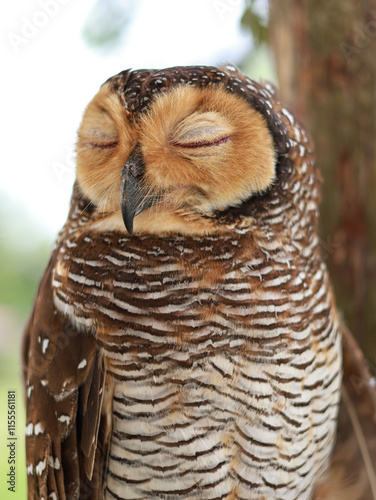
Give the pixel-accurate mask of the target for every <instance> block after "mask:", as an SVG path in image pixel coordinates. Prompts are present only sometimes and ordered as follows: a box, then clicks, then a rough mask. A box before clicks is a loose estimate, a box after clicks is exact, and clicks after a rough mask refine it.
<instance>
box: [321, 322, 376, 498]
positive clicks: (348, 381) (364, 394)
mask: <svg viewBox="0 0 376 500" xmlns="http://www.w3.org/2000/svg"><path fill="white" fill-rule="evenodd" d="M341 330H342V341H343V384H342V403H341V406H340V410H339V420H338V432H337V443H336V446H335V449H334V454H333V459H332V465H331V469H330V472H329V477H328V478H327V480H326V481H325V482H324V483H323V485H322V486H320V488H319V489H318V491H317V492H316V495H315V499H316V500H318V499H331V500H332V499H337V498H338V499H340V500H376V384H375V382H376V380H375V378H374V377H372V374H371V372H370V370H369V368H368V366H367V363H366V361H365V359H364V356H363V354H362V352H361V351H360V349H359V347H358V345H357V343H356V342H355V340H354V339H353V337H352V335H351V333H350V332H349V331H348V330H347V328H346V327H345V326H344V325H342V328H341Z"/></svg>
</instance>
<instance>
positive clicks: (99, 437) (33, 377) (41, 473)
mask: <svg viewBox="0 0 376 500" xmlns="http://www.w3.org/2000/svg"><path fill="white" fill-rule="evenodd" d="M54 260H55V258H54V257H52V259H51V261H50V264H49V266H48V268H47V270H46V272H45V274H44V277H43V279H42V281H41V284H40V287H39V291H38V295H37V298H36V302H35V306H34V311H33V314H32V316H31V318H30V321H29V323H28V326H27V328H26V332H25V337H24V343H23V361H24V367H23V368H24V378H25V388H26V395H25V396H26V413H27V422H26V461H27V473H28V498H29V500H37V499H38V500H39V499H41V498H44V499H45V500H47V499H55V500H68V499H69V500H76V499H79V498H87V499H88V498H90V499H93V500H94V499H97V498H100V491H101V489H102V488H103V485H104V471H105V468H106V461H107V453H108V442H109V439H108V435H109V432H110V430H109V428H108V418H107V416H106V415H104V414H103V411H102V410H103V408H102V407H103V399H104V393H105V364H104V359H103V355H102V354H101V352H100V350H99V349H98V347H97V342H96V338H95V332H92V331H85V330H82V329H78V328H77V327H76V326H75V325H73V324H72V323H71V322H70V321H69V318H68V317H67V316H65V315H63V314H62V313H61V312H60V311H59V310H58V309H57V308H56V306H55V304H54V301H53V295H52V284H51V279H52V269H53V266H54Z"/></svg>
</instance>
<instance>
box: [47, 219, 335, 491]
mask: <svg viewBox="0 0 376 500" xmlns="http://www.w3.org/2000/svg"><path fill="white" fill-rule="evenodd" d="M312 238H313V239H312V240H311V248H310V249H308V250H307V255H308V254H309V255H310V258H309V259H308V258H306V257H305V256H304V255H305V253H304V252H301V251H300V249H299V248H295V250H291V252H290V253H286V249H285V248H284V249H281V242H280V241H278V240H277V239H270V238H269V239H268V238H267V237H265V238H261V239H260V238H259V239H258V240H257V234H256V235H255V234H254V233H252V232H250V231H249V230H247V229H244V230H241V229H238V230H237V231H235V232H233V233H231V235H229V236H228V237H226V236H224V235H223V234H222V235H221V238H217V237H216V235H215V234H213V235H211V236H201V237H191V238H187V237H184V238H182V237H179V236H174V237H171V238H168V237H164V238H160V239H158V238H156V237H153V238H150V237H147V236H141V235H140V236H138V237H127V236H124V234H120V233H113V232H111V233H95V232H94V231H87V232H85V231H79V232H77V235H75V233H74V232H73V234H71V236H70V237H69V238H67V239H65V240H64V242H63V243H62V249H61V252H60V256H61V257H60V258H59V260H58V263H57V265H56V267H55V269H54V276H53V284H54V300H55V304H56V306H57V307H58V308H59V309H60V310H61V311H62V312H64V314H67V315H68V316H69V317H70V319H71V321H72V322H73V323H75V324H76V325H78V326H80V325H81V326H85V327H86V328H88V327H89V328H91V329H92V331H93V333H94V334H95V335H96V336H97V340H98V343H99V345H100V348H101V349H102V351H103V353H104V355H105V359H106V366H107V385H108V386H109V385H110V384H112V387H113V401H112V412H113V414H112V425H113V430H112V438H111V446H110V454H109V459H108V471H107V472H108V473H107V484H106V494H105V498H106V499H110V500H112V499H118V498H124V499H125V498H127V499H135V498H139V499H142V498H169V499H180V498H188V499H197V498H204V499H214V498H247V499H263V498H265V499H284V500H290V499H291V500H292V499H300V500H304V499H309V498H311V497H312V493H313V492H312V488H313V486H312V485H313V484H314V483H315V482H316V480H317V478H318V477H319V476H320V475H321V474H323V473H324V471H325V467H326V465H327V461H328V459H329V454H330V451H331V449H332V444H333V439H334V434H335V426H336V424H335V421H336V416H337V410H338V399H339V386H340V362H341V360H340V357H339V356H340V355H339V353H340V348H339V336H338V331H337V325H336V323H335V321H336V320H335V314H334V311H333V304H332V295H331V291H330V286H329V283H328V277H327V273H326V269H325V266H324V264H323V263H322V261H321V260H320V258H319V256H317V257H315V250H314V249H315V248H316V245H317V241H315V239H314V237H312ZM256 240H257V242H256ZM312 250H313V252H312Z"/></svg>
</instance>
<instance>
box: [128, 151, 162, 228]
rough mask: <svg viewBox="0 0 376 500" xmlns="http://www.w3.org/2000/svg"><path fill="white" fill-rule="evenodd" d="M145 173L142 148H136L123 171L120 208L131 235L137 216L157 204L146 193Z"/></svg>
mask: <svg viewBox="0 0 376 500" xmlns="http://www.w3.org/2000/svg"><path fill="white" fill-rule="evenodd" d="M144 172H145V165H144V162H143V157H142V152H141V148H140V147H139V146H136V147H135V148H134V149H133V151H132V153H131V154H130V156H129V158H128V160H127V161H126V163H125V164H124V166H123V168H122V169H121V189H120V208H121V215H122V217H123V221H124V225H125V228H126V230H127V231H128V233H129V234H132V233H133V219H134V218H135V217H136V215H138V214H139V213H141V212H143V211H144V210H146V209H147V208H150V207H152V206H153V205H154V204H155V203H156V199H155V197H154V196H150V195H146V193H145V190H144Z"/></svg>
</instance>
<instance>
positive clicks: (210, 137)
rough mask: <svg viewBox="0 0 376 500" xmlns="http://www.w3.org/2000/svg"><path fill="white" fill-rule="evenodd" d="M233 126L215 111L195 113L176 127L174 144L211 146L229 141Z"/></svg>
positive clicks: (180, 146) (185, 146)
mask: <svg viewBox="0 0 376 500" xmlns="http://www.w3.org/2000/svg"><path fill="white" fill-rule="evenodd" d="M230 138H231V128H230V127H229V125H228V124H227V123H226V122H225V120H224V117H223V116H222V115H220V114H219V113H216V112H214V111H209V112H206V113H193V114H192V115H190V116H188V117H187V118H185V119H184V120H183V121H182V122H181V123H179V125H178V126H177V127H176V130H175V132H174V134H173V136H172V140H171V144H172V146H175V147H179V148H184V149H198V148H210V147H213V146H219V145H221V144H224V143H226V142H228V141H229V140H230Z"/></svg>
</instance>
